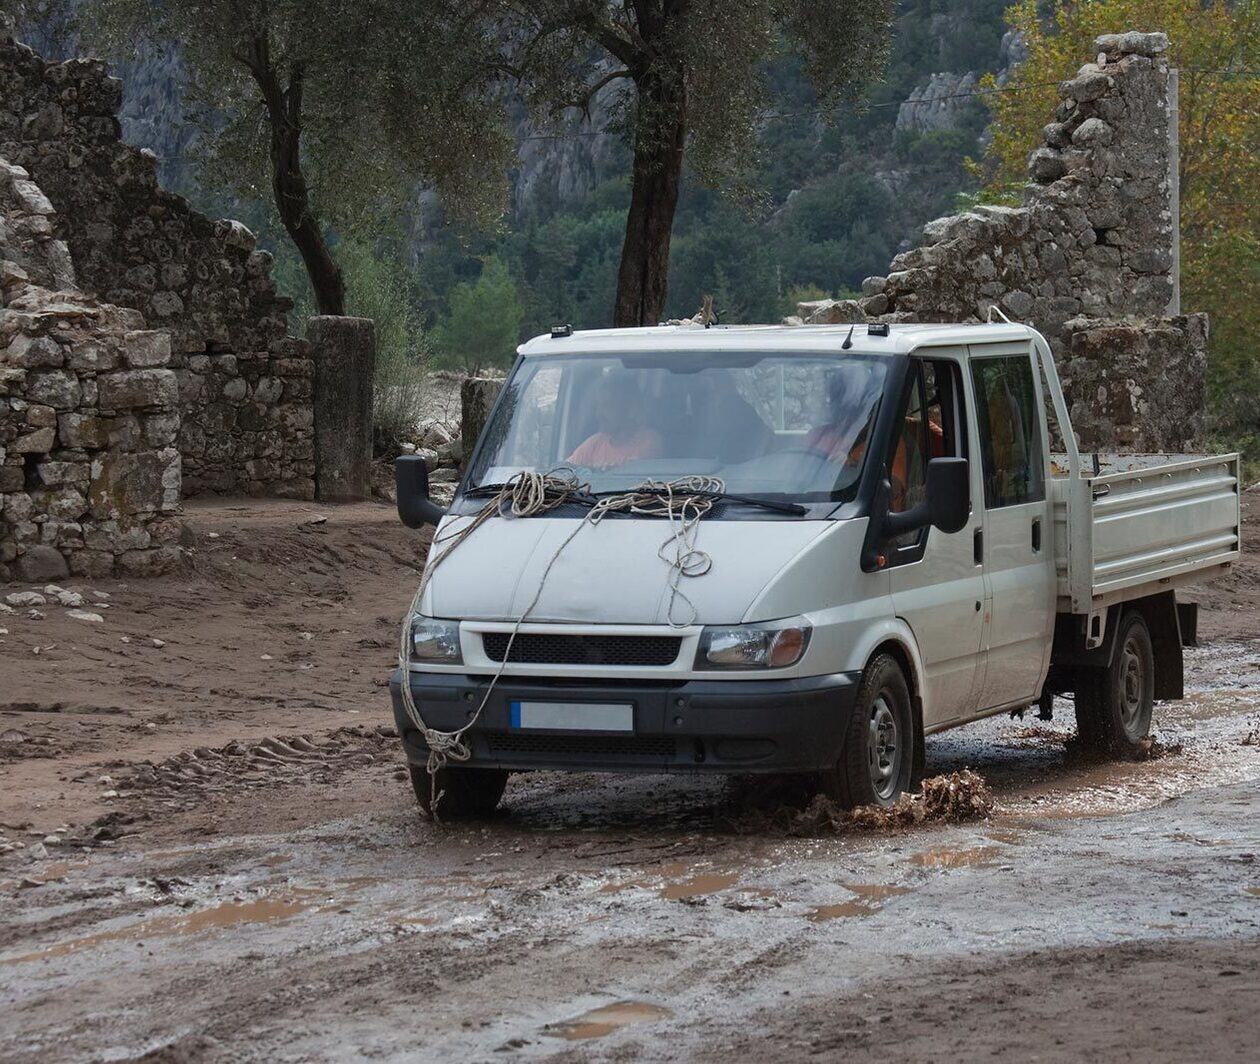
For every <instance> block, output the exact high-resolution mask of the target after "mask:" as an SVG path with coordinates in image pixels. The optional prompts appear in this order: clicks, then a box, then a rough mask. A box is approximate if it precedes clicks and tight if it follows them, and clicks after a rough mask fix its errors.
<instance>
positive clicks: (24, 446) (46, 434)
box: [9, 427, 57, 454]
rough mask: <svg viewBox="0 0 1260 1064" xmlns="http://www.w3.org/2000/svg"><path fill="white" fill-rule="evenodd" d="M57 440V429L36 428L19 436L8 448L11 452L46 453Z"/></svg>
mask: <svg viewBox="0 0 1260 1064" xmlns="http://www.w3.org/2000/svg"><path fill="white" fill-rule="evenodd" d="M56 442H57V430H56V429H55V428H52V427H48V428H42V429H36V430H35V431H34V432H28V433H27V434H26V435H24V436H19V437H18V438H17V439H16V440H14V441H13V442H12V443H11V444H9V450H10V451H11V452H12V453H13V454H47V453H48V452H49V451H51V450H52V449H53V445H54V444H55V443H56Z"/></svg>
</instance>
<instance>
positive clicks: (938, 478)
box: [927, 458, 971, 533]
mask: <svg viewBox="0 0 1260 1064" xmlns="http://www.w3.org/2000/svg"><path fill="white" fill-rule="evenodd" d="M927 504H928V512H929V513H930V514H931V518H932V526H933V527H934V528H939V529H940V530H941V531H942V532H945V533H953V532H961V531H962V530H963V529H964V528H966V527H967V520H968V518H969V517H971V473H970V469H969V468H968V465H967V459H965V458H933V459H932V460H931V461H930V462H928V475H927Z"/></svg>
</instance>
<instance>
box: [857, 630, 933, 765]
mask: <svg viewBox="0 0 1260 1064" xmlns="http://www.w3.org/2000/svg"><path fill="white" fill-rule="evenodd" d="M906 635H907V636H908V635H909V633H906ZM912 648H913V649H912ZM881 654H887V655H888V656H889V657H891V658H892V659H893V660H894V661H896V662H897V664H898V666H899V667H900V668H901V672H902V675H903V676H905V678H906V686H907V687H909V688H910V713H911V716H912V717H913V720H914V761H913V764H912V765H911V771H910V789H911V790H917V789H918V787H919V783H920V781H921V780H922V779H923V769H924V765H925V763H926V761H927V751H926V747H925V743H924V738H923V683H922V679H921V676H920V673H919V669H920V667H921V664H922V662H921V660H920V659H919V655H918V647H916V646H914V645H913V643H912V642H911V641H909V640H907V639H906V638H905V637H898V635H896V634H890V635H887V636H886V637H885V638H884V639H883V640H882V641H881V642H880V643H878V644H876V645H875V646H874V647H873V648H872V649H871V651H870V653H869V654H868V655H867V657H866V665H870V663H871V662H872V661H874V660H875V659H876V658H877V657H879V656H880V655H881ZM865 667H866V666H863V669H865Z"/></svg>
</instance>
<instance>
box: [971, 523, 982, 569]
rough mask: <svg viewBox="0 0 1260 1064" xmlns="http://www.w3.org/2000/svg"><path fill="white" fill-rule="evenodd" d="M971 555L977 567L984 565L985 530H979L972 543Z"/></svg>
mask: <svg viewBox="0 0 1260 1064" xmlns="http://www.w3.org/2000/svg"><path fill="white" fill-rule="evenodd" d="M971 553H972V557H974V558H975V560H976V564H977V565H983V564H984V529H983V528H977V529H976V534H975V538H974V539H972V541H971Z"/></svg>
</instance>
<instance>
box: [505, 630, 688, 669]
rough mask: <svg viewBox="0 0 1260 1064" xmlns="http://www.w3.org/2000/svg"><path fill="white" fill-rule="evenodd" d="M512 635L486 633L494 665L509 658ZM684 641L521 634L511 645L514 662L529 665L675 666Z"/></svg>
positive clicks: (651, 637)
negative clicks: (506, 655) (509, 642)
mask: <svg viewBox="0 0 1260 1064" xmlns="http://www.w3.org/2000/svg"><path fill="white" fill-rule="evenodd" d="M510 638H511V633H510V632H484V633H483V634H482V636H481V642H482V645H483V646H484V647H485V649H486V657H488V658H489V659H490V660H491V661H502V660H503V658H504V655H505V654H507V648H508V640H509V639H510ZM681 645H682V640H681V639H679V638H678V637H677V636H670V635H546V634H543V633H538V632H521V633H520V634H519V635H517V637H516V639H515V640H514V641H513V642H512V656H511V659H510V660H512V661H514V662H519V663H522V664H529V665H672V664H673V663H674V662H675V661H676V660H677V659H678V649H679V647H680V646H681Z"/></svg>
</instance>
